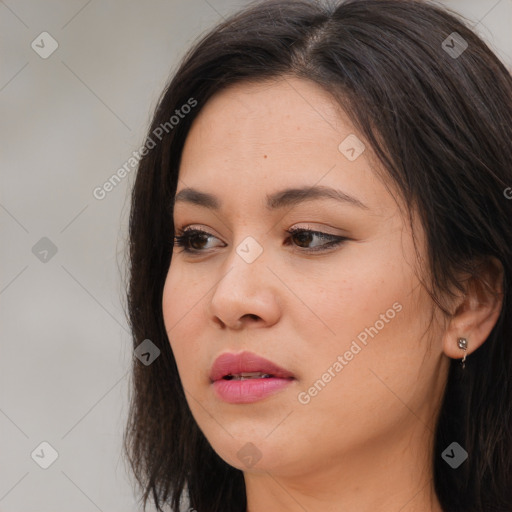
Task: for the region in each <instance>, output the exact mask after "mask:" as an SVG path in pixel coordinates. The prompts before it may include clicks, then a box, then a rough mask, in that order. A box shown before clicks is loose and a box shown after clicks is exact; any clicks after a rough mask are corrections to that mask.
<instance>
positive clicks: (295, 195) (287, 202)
mask: <svg viewBox="0 0 512 512" xmlns="http://www.w3.org/2000/svg"><path fill="white" fill-rule="evenodd" d="M318 199H334V200H335V201H338V202H342V203H345V204H349V205H352V206H356V207H358V208H362V209H365V210H368V209H369V208H368V206H366V205H365V204H364V203H362V202H361V201H360V200H359V199H357V198H356V197H354V196H351V195H349V194H347V193H346V192H342V191H341V190H337V189H334V188H330V187H324V186H313V187H301V188H287V189H284V190H280V191H278V192H274V193H273V194H270V195H269V194H267V196H266V200H267V202H266V208H267V210H277V209H279V208H285V207H288V206H295V205H297V204H299V203H303V202H305V201H313V200H318ZM178 202H180V203H189V204H194V205H197V206H202V207H204V208H208V209H210V210H220V208H221V207H222V202H221V200H220V199H219V198H218V197H217V196H215V195H213V194H209V193H207V192H202V191H200V190H197V189H195V188H191V187H187V188H184V189H182V190H181V191H180V192H178V193H177V194H176V196H175V198H174V203H178Z"/></svg>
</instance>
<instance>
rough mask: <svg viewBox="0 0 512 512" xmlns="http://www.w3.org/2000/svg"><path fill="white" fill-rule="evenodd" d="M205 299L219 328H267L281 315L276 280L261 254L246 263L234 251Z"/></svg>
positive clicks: (277, 281)
mask: <svg viewBox="0 0 512 512" xmlns="http://www.w3.org/2000/svg"><path fill="white" fill-rule="evenodd" d="M222 268H223V270H224V271H223V272H222V275H221V276H220V277H219V278H218V279H217V284H216V285H215V286H214V289H213V293H212V295H211V298H210V300H209V302H208V314H209V316H210V317H211V318H212V320H213V322H215V323H217V324H219V325H220V326H221V327H222V328H229V329H233V330H241V329H243V328H246V327H249V326H251V327H255V328H257V327H269V326H271V325H273V324H275V323H276V322H277V321H278V319H279V317H280V315H281V311H280V304H279V301H278V292H279V280H278V279H277V278H276V277H275V275H274V274H273V273H272V272H271V271H270V270H269V269H268V268H267V262H266V259H265V257H264V253H263V254H261V255H260V256H259V257H258V258H257V259H256V260H255V261H252V262H251V263H248V262H247V261H245V260H244V259H243V258H242V257H241V256H240V255H239V254H238V253H237V252H236V251H235V250H233V253H232V254H231V255H230V257H229V260H227V261H226V266H223V267H222Z"/></svg>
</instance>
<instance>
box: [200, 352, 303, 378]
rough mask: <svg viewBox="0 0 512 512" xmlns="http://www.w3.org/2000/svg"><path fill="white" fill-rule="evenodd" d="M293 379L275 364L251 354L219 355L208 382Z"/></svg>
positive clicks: (291, 375)
mask: <svg viewBox="0 0 512 512" xmlns="http://www.w3.org/2000/svg"><path fill="white" fill-rule="evenodd" d="M272 378H276V379H292V380H293V379H294V378H295V377H294V375H293V374H292V373H291V372H290V371H288V370H286V369H285V368H281V367H280V366H278V365H277V364H276V363H274V362H272V361H269V360H268V359H265V358H263V357H260V356H258V355H256V354H253V353H252V352H241V353H239V354H234V353H229V352H227V353H224V354H222V355H220V356H219V357H218V358H217V359H216V360H215V362H214V363H213V366H212V368H211V371H210V381H211V382H215V381H217V380H221V379H222V380H249V379H272Z"/></svg>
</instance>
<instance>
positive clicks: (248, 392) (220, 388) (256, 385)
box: [210, 352, 294, 404]
mask: <svg viewBox="0 0 512 512" xmlns="http://www.w3.org/2000/svg"><path fill="white" fill-rule="evenodd" d="M250 372H261V373H267V374H269V375H272V377H270V378H261V379H260V378H253V379H247V380H226V379H224V378H223V377H225V376H227V375H235V374H240V373H250ZM210 380H211V382H212V384H213V387H214V390H215V392H216V393H217V395H218V397H219V398H221V399H222V400H224V401H225V402H229V403H235V404H244V403H251V402H256V401H258V400H262V399H263V398H266V397H267V396H270V395H273V394H274V393H277V392H278V391H280V390H281V389H283V388H284V387H286V386H287V385H288V384H290V383H291V382H292V380H294V376H293V374H292V373H291V372H289V371H288V370H285V369H284V368H281V367H280V366H278V365H277V364H275V363H273V362H272V361H269V360H267V359H264V358H262V357H260V356H258V355H256V354H253V353H252V352H241V353H239V354H233V353H225V354H222V355H221V356H219V357H218V358H217V359H216V360H215V362H214V363H213V366H212V369H211V372H210Z"/></svg>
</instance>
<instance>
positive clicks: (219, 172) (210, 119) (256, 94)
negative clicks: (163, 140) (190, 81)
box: [177, 77, 389, 206]
mask: <svg viewBox="0 0 512 512" xmlns="http://www.w3.org/2000/svg"><path fill="white" fill-rule="evenodd" d="M350 137H356V135H355V128H354V126H353V124H352V122H351V121H350V119H349V118H348V116H347V115H346V114H345V113H344V112H343V110H342V109H341V107H340V106H339V105H338V104H337V103H336V102H335V101H334V99H333V98H332V97H331V95H330V94H329V93H327V92H326V91H324V90H323V89H322V88H321V87H320V86H318V85H317V84H314V83H312V82H310V81H308V80H302V79H298V78H294V77H290V78H281V79H279V80H273V81H267V82H262V83H240V84H236V85H233V86H230V87H229V88H227V89H224V90H222V91H220V92H218V93H217V94H216V95H214V96H213V97H212V98H210V100H209V101H208V102H207V103H206V104H205V105H204V107H203V109H202V110H201V112H200V113H199V115H198V117H197V118H196V119H195V120H194V122H193V124H192V126H191V129H190V131H189V133H188V136H187V139H186V141H185V145H184V148H183V153H182V158H181V164H180V170H179V183H178V188H177V194H179V193H180V191H181V190H183V189H185V188H194V189H200V190H202V191H205V192H213V193H215V194H216V195H218V196H220V197H223V198H224V202H226V203H230V202H232V203H235V202H240V204H241V205H242V204H243V202H244V201H246V200H248V199H249V198H251V197H254V196H258V198H257V201H258V203H259V204H264V203H265V202H266V199H267V197H268V195H269V193H270V192H271V191H278V190H284V189H289V188H292V187H307V186H310V187H313V186H326V187H332V188H335V189H337V190H341V191H342V192H344V193H346V194H347V195H350V196H353V197H357V199H359V200H360V201H361V202H362V203H365V204H368V205H371V204H372V203H373V204H374V205H376V204H380V205H381V206H384V205H385V201H384V200H383V197H382V194H383V193H384V194H387V192H386V190H385V189H384V188H383V187H382V184H381V183H380V182H379V180H378V179H377V177H376V174H375V172H374V170H373V168H372V166H373V165H374V163H373V159H372V162H371V161H370V158H369V157H370V149H369V148H368V147H367V146H366V147H365V149H364V151H363V152H362V153H361V154H360V156H359V157H357V158H356V159H354V160H349V159H348V158H347V156H346V155H345V154H344V153H343V152H342V151H341V149H340V144H342V143H343V141H345V140H347V138H349V140H352V139H350ZM387 195H388V196H389V194H387ZM388 200H389V197H388Z"/></svg>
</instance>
